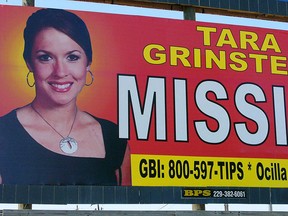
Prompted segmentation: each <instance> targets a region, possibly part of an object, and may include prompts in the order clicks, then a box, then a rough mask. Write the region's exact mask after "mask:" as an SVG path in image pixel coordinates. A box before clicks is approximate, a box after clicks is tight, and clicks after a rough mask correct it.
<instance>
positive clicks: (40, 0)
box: [0, 0, 288, 211]
mask: <svg viewBox="0 0 288 216" xmlns="http://www.w3.org/2000/svg"><path fill="white" fill-rule="evenodd" d="M287 1H288V0H287ZM0 4H5V5H20V6H21V5H22V0H0ZM35 6H36V7H50V8H62V9H72V10H82V11H94V12H104V13H114V14H128V15H137V16H152V17H160V18H169V19H179V20H181V19H183V13H182V12H179V11H167V10H158V9H147V8H140V7H128V6H119V5H111V4H100V3H88V2H77V1H70V0H35ZM196 20H197V21H203V22H213V23H222V24H232V25H243V26H256V27H263V28H271V29H281V30H288V23H284V22H275V21H264V20H254V19H247V18H239V17H227V16H219V15H209V14H198V13H197V14H196ZM17 208H18V205H17V204H0V209H17ZM33 209H35V210H37V209H41V210H45V209H49V210H51V209H53V210H76V209H78V210H95V209H102V210H152V211H160V210H163V211H174V210H187V211H189V210H192V205H187V204H186V205H183V204H181V205H175V204H151V205H120V204H119V205H115V204H113V205H110V204H109V205H108V204H105V205H103V204H100V205H97V204H95V205H90V204H89V205H33ZM271 209H272V210H273V211H288V206H286V205H273V206H270V205H246V204H229V211H247V210H250V211H270V210H271ZM206 210H211V211H217V210H220V211H224V204H208V205H206Z"/></svg>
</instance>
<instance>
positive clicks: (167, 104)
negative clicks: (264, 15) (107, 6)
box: [0, 6, 288, 195]
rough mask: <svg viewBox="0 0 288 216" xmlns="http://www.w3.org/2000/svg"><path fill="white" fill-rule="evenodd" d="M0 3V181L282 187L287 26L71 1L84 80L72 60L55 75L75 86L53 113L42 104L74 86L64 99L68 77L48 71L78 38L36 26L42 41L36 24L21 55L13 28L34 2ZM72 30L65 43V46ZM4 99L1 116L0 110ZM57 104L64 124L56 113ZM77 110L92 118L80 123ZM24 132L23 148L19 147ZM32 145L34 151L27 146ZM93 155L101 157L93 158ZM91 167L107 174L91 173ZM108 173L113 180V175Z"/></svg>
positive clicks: (56, 101) (58, 99) (19, 28)
mask: <svg viewBox="0 0 288 216" xmlns="http://www.w3.org/2000/svg"><path fill="white" fill-rule="evenodd" d="M0 10H1V13H0V16H1V18H2V20H6V21H5V22H2V23H1V27H0V28H1V32H2V40H1V41H0V43H1V45H0V47H1V49H2V52H1V56H2V58H0V61H1V64H0V65H1V66H0V67H1V74H0V76H1V79H0V80H1V86H0V88H1V90H0V98H1V101H2V103H1V106H0V114H1V116H6V118H5V117H4V118H5V119H6V120H5V121H4V123H3V119H4V118H2V120H1V121H2V123H1V130H2V131H0V140H1V143H0V145H1V149H2V151H1V154H0V161H1V177H2V183H3V184H12V185H13V184H16V185H18V184H24V185H27V184H28V185H30V184H31V185H35V184H36V185H47V184H48V185H83V184H84V185H97V184H98V183H99V185H132V186H169V187H170V186H173V187H201V188H204V189H203V191H205V187H245V188H247V187H257V188H258V187H263V188H287V167H288V161H287V144H288V143H287V142H288V141H287V108H286V104H287V102H286V101H287V94H286V88H287V82H286V80H285V79H286V77H287V54H288V50H287V48H286V47H287V46H286V37H287V32H285V31H280V30H270V29H261V28H252V27H245V26H232V25H220V24H211V23H204V22H195V21H180V20H169V19H158V18H148V17H139V16H123V15H111V14H102V13H91V12H78V11H74V12H73V13H75V14H77V15H78V16H79V17H81V18H82V19H83V20H84V22H85V23H86V25H87V27H88V29H89V32H90V37H91V41H92V50H93V57H92V63H91V64H90V62H89V61H88V63H89V64H87V65H85V67H86V66H87V68H86V69H87V71H88V72H87V73H85V75H87V78H85V80H84V81H85V82H86V85H87V86H84V85H85V82H83V79H84V78H83V77H82V78H79V77H78V78H77V76H78V75H77V76H76V75H75V74H74V75H73V73H74V71H75V68H78V66H77V65H76V64H75V63H72V64H74V65H73V67H69V70H68V71H69V73H68V75H67V74H66V75H65V77H66V76H67V77H73V79H74V80H77V81H79V80H80V81H81V82H80V81H79V82H80V83H82V84H81V85H82V87H83V86H84V87H83V89H82V87H81V88H79V89H78V90H79V91H81V92H80V93H79V95H78V93H77V107H78V111H77V110H76V114H75V109H73V110H72V111H73V112H72V114H71V115H70V116H69V115H66V114H67V113H64V114H63V113H61V115H54V117H53V116H52V115H51V113H52V111H54V114H55V113H58V114H59V113H60V111H63V109H64V108H67V104H69V107H70V105H71V101H73V103H72V104H73V105H74V102H75V101H76V99H75V98H76V96H73V97H72V99H71V100H70V99H69V101H67V100H68V99H67V98H70V97H71V96H69V95H68V96H63V95H65V94H66V93H67V92H70V89H72V87H71V86H72V85H73V86H75V85H76V81H73V84H71V83H72V81H71V80H69V81H65V82H64V81H61V82H60V81H57V82H56V81H55V80H56V78H55V77H57V79H60V78H59V77H60V74H62V73H64V72H63V71H64V70H62V69H63V68H62V69H61V66H63V65H65V64H64V63H63V62H61V61H60V60H61V59H62V60H63V59H65V61H69V62H70V61H72V62H73V61H76V60H78V59H81V58H80V57H79V56H78V54H77V55H76V54H75V53H73V52H74V51H75V50H76V52H77V49H78V48H77V49H73V50H72V51H71V50H70V51H68V52H66V51H65V52H62V51H63V49H64V50H65V49H66V46H64V48H62V45H63V44H64V42H63V41H61V43H58V44H57V46H55V45H54V42H53V41H49V40H51V38H53V37H52V36H55V35H56V36H59V37H60V36H63V33H59V31H56V32H55V31H52V30H53V29H52V30H51V28H50V29H47V28H46V29H45V31H49V37H48V38H45V37H44V36H45V35H44V36H43V35H42V37H43V38H44V39H45V40H44V41H46V42H47V41H48V42H47V43H46V44H44V45H43V42H41V40H40V39H39V38H38V37H40V36H39V35H37V38H38V40H37V41H38V43H39V44H40V45H39V44H37V46H36V45H33V48H32V54H31V56H30V57H31V59H29V58H30V57H29V55H28V58H27V57H26V62H25V61H24V59H23V57H22V53H23V49H24V42H23V33H22V32H23V29H24V28H25V25H26V20H27V18H28V17H29V16H30V15H31V14H32V13H33V12H35V11H38V10H39V8H23V7H11V6H3V7H1V8H0ZM42 32H43V31H42ZM81 32H82V31H81ZM59 34H60V35H59ZM71 37H72V36H71ZM71 37H70V39H71ZM37 38H36V39H37ZM43 38H42V39H43ZM60 38H62V37H60ZM34 39H35V38H34ZM36 39H35V40H36ZM48 39H49V40H48ZM62 39H63V38H62ZM66 39H67V38H66ZM68 39H69V38H68ZM53 40H54V39H53ZM75 40H76V39H75ZM75 40H72V42H71V40H69V41H70V42H69V43H72V44H73V46H75V43H73V41H74V42H75ZM64 41H65V40H64ZM40 42H41V43H42V44H41V43H40ZM78 45H79V44H78ZM76 46H77V43H76ZM35 47H36V48H35ZM39 47H40V48H39ZM43 47H44V48H43ZM80 47H81V48H82V45H80ZM83 47H84V45H83ZM56 48H57V49H56ZM58 48H59V49H60V48H62V51H61V52H58ZM33 50H34V51H35V50H36V51H35V53H36V54H33ZM80 50H82V49H80ZM83 50H84V52H85V54H86V49H84V48H83ZM39 53H40V54H41V55H40V54H39ZM63 53H65V55H63ZM71 53H72V54H73V55H72V54H71ZM68 54H69V55H68ZM34 55H35V56H34ZM86 55H87V54H86ZM87 56H88V55H87ZM33 57H35V59H34V60H33ZM64 57H65V58H64ZM87 59H89V58H88V57H87ZM50 61H51V62H50ZM79 61H80V60H79ZM39 62H40V63H39ZM60 63H63V65H61V64H60ZM70 63H71V62H70ZM50 64H51V66H49V68H48V69H49V70H47V71H49V73H51V74H52V75H51V76H47V73H48V72H47V71H46V72H47V73H46V72H45V73H44V69H45V70H46V69H47V65H50ZM63 67H64V66H63ZM59 68H60V69H59ZM82 68H83V65H82V67H81V68H80V69H82ZM40 69H41V70H40ZM78 69H79V68H78ZM80 69H79V71H81V70H80ZM29 71H31V72H29ZM72 72H73V73H72ZM90 72H91V73H92V74H93V76H94V79H93V78H92V76H91V74H90ZM31 73H33V74H34V78H33V74H31ZM49 73H48V74H49ZM55 74H56V75H55ZM51 77H53V79H52V78H51ZM75 77H76V78H75ZM92 81H93V83H92V85H90V84H91V82H92ZM34 82H36V89H35V87H34ZM46 82H47V83H48V86H50V89H49V90H47V89H46V88H47V85H46V86H45V84H43V83H46ZM74 82H75V84H74ZM29 85H30V86H29ZM31 86H32V87H31ZM51 89H52V90H53V91H54V93H53V94H51V95H52V96H51V95H50V92H51ZM47 92H48V93H47ZM55 92H56V93H55ZM38 94H40V95H42V96H43V95H44V96H45V101H44V100H40V99H39V96H37V95H38ZM55 94H56V95H57V96H55ZM43 101H44V102H43ZM36 102H37V103H36ZM40 102H42V103H40ZM48 102H49V106H48V105H47V104H48ZM31 103H32V105H31ZM44 106H48V107H49V109H48V111H47V110H46V112H44V109H43V107H44ZM51 107H52V108H53V110H52V108H51ZM16 108H17V110H15V109H16ZM11 110H14V111H12V113H14V117H12V118H13V121H14V122H13V124H12V123H11V122H10V121H8V120H7V114H8V113H10V112H11ZM51 110H52V111H51ZM70 111H71V109H70ZM15 113H16V114H15ZM87 113H89V114H90V115H87ZM49 114H50V115H49ZM30 115H31V116H32V117H31V116H30ZM29 116H30V118H31V119H32V120H33V121H28V120H29ZM66 116H68V117H70V119H68V120H66V121H65V124H64V123H63V122H62V124H60V123H59V121H56V120H57V119H58V120H59V119H61V120H62V117H66ZM71 116H72V117H71ZM79 116H81V117H82V118H80V117H79ZM91 116H94V117H95V118H93V120H91V118H90V117H91ZM10 117H11V114H10ZM15 117H16V118H15ZM55 117H57V118H55ZM27 119H28V120H27ZM95 119H96V122H97V124H96V128H95V127H94V126H95V125H94V124H95ZM86 120H87V121H88V123H90V124H88V126H89V125H90V126H91V124H92V125H94V126H93V127H92V129H91V128H90V127H88V129H87V130H83V128H84V127H85V126H86V123H87V122H86ZM106 120H107V121H108V123H107V121H106ZM63 121H64V120H63ZM15 122H16V123H15ZM83 122H84V123H85V124H84V123H83ZM91 122H92V123H91ZM19 123H20V124H19ZM74 123H75V124H74ZM114 123H115V124H114ZM107 124H108V126H107V127H108V128H111V127H112V128H114V129H113V132H111V131H107V130H106V126H105V125H107ZM116 124H117V125H118V128H117V131H116V132H115V128H116V126H115V125H116ZM34 125H37V127H36V128H35V126H34ZM59 125H60V126H59ZM63 125H64V126H66V127H64V126H63ZM99 125H100V130H99ZM97 126H98V127H97ZM14 130H15V131H14ZM91 130H92V131H93V134H94V131H95V130H96V137H98V139H96V141H95V139H94V138H93V137H94V136H90V135H91V134H90V133H88V134H87V131H91ZM3 131H4V132H3ZM77 131H81V133H84V134H86V135H87V136H85V137H82V136H81V133H80V132H78V133H77ZM97 131H98V132H97ZM99 131H100V132H102V133H100V135H99ZM105 133H106V134H105ZM39 134H40V135H39ZM66 134H68V135H67V137H70V136H69V135H70V134H71V137H73V138H74V139H75V140H77V141H78V144H77V151H75V152H74V150H73V148H75V146H74V145H75V143H74V141H73V140H72V141H71V140H69V141H67V140H66V141H65V142H64V144H63V145H64V147H65V148H64V150H63V149H62V150H61V145H60V146H59V141H60V140H61V139H62V138H63V139H64V138H67V137H66ZM115 134H116V135H115ZM61 136H63V137H62V138H61ZM7 137H8V138H9V139H8V138H7ZM57 137H58V138H57ZM87 137H88V138H89V139H88V141H87V139H85V138H87ZM99 137H100V138H99ZM118 138H119V139H118ZM91 139H92V140H93V141H95V142H93V144H92V145H91V143H90V142H89V141H90V140H91ZM3 140H4V141H3ZM7 140H13V142H11V143H9V142H7ZM103 140H104V141H103ZM107 140H110V141H108V142H109V143H111V146H109V147H107V146H106V141H107ZM119 140H120V141H119ZM126 140H127V142H128V144H127V148H126ZM86 141H87V142H86ZM30 142H33V143H34V144H33V145H34V146H33V148H32V147H27V145H26V144H29V143H30ZM35 142H36V144H37V145H35ZM51 143H52V144H53V143H56V144H55V145H52V144H51ZM82 143H83V144H82ZM86 143H88V144H86ZM94 143H97V144H96V146H95V145H94ZM98 143H100V144H98ZM103 143H104V146H103ZM24 144H25V145H24ZM29 145H30V144H29ZM109 145H110V144H109ZM43 147H44V148H45V149H46V150H45V152H43V151H42V150H43V149H41V151H40V150H39V148H43ZM82 148H84V149H85V150H83V151H82V150H81V149H82ZM47 149H48V152H49V154H48V153H47ZM70 150H71V152H70ZM110 150H111V151H110ZM118 150H119V151H118ZM125 150H126V154H125V155H124V152H125ZM111 152H112V153H111ZM119 152H121V154H120V155H121V156H119V158H118V156H117V155H118V153H119ZM35 158H36V159H35ZM63 158H65V160H64V159H63ZM80 158H81V159H83V158H84V159H85V162H82V161H81V163H80V162H79V161H80ZM95 158H96V160H99V158H100V159H101V160H102V159H106V158H109V160H108V162H107V161H106V162H103V164H105V166H104V165H103V166H101V165H99V164H98V162H94V160H92V159H95ZM8 159H12V160H8ZM92 161H93V162H92ZM115 161H116V162H115ZM114 162H115V163H116V165H114ZM95 163H96V164H97V165H95ZM101 163H102V162H101ZM112 163H113V164H112ZM111 164H112V165H111ZM36 165H37V166H36ZM38 165H39V166H38ZM120 166H122V171H123V172H122V173H118V171H117V170H118V168H119V167H120ZM31 167H37V168H35V169H34V168H33V169H31ZM95 167H101V169H100V168H95ZM107 167H109V169H110V168H111V167H112V168H113V170H112V171H111V170H110V171H108V168H107ZM112 168H111V169H112ZM84 169H85V174H83V172H82V171H83V170H84ZM81 170H82V171H81ZM95 170H96V171H95ZM106 171H107V172H106ZM114 172H116V173H118V174H115V173H114ZM90 173H93V174H92V175H91V174H90ZM130 173H131V181H130ZM100 174H101V175H102V176H105V175H106V174H107V176H110V177H111V176H112V177H111V179H112V180H111V181H110V180H109V181H104V180H103V181H100V182H97V181H98V179H99V175H100ZM15 176H17V177H15ZM87 176H88V177H87ZM91 176H92V177H91ZM119 176H122V178H121V179H122V181H121V182H119V181H118V182H117V183H116V182H115V178H117V179H118V180H119ZM110 177H107V178H110ZM90 178H92V179H90ZM93 178H95V179H97V180H95V181H94V179H93ZM103 178H104V177H103ZM8 179H9V180H8ZM22 179H27V180H23V181H22ZM32 179H33V180H32ZM187 191H188V192H187V193H188V195H189V193H190V192H189V191H190V189H189V188H188V189H187ZM218 192H219V191H218ZM218 192H217V193H218ZM222 192H223V191H222ZM184 193H185V191H184ZM209 193H210V192H209ZM235 193H236V194H240V195H241V194H242V195H243V191H239V190H235Z"/></svg>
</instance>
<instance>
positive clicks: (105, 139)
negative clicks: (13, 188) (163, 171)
mask: <svg viewBox="0 0 288 216" xmlns="http://www.w3.org/2000/svg"><path fill="white" fill-rule="evenodd" d="M24 41H25V47H24V54H23V56H24V59H25V62H26V65H27V67H28V69H29V72H28V74H27V84H28V85H29V86H30V87H34V86H35V92H36V94H35V98H34V100H33V101H32V102H31V103H29V104H27V105H26V106H23V107H21V108H17V109H15V110H13V111H11V112H10V113H8V114H6V115H5V116H3V117H1V118H0V131H1V133H0V147H1V153H0V174H1V178H2V183H3V184H49V185H51V184H57V185H59V184H69V185H121V184H123V185H130V171H129V169H130V168H129V166H130V163H129V157H130V156H129V149H128V146H127V141H126V140H124V139H119V136H118V127H117V125H115V124H114V123H112V122H110V121H108V120H105V119H100V118H98V117H95V116H93V115H91V114H89V113H87V112H84V111H82V110H80V109H79V108H78V107H77V103H76V101H77V97H78V95H79V93H80V92H81V90H82V88H83V87H84V86H85V85H86V86H89V85H91V84H92V83H93V80H94V77H93V74H92V72H91V71H90V65H91V63H92V48H91V41H90V36H89V32H88V29H87V27H86V25H85V23H84V22H83V21H82V19H80V18H79V17H78V16H76V15H75V14H73V13H71V12H68V11H65V10H58V9H42V10H39V11H37V12H35V13H34V14H32V15H31V16H30V17H29V19H28V20H27V24H26V28H25V30H24ZM32 75H33V77H34V81H35V82H34V81H33V82H32V81H31V76H32ZM87 76H91V78H89V81H87V82H88V83H87V82H86V77H87Z"/></svg>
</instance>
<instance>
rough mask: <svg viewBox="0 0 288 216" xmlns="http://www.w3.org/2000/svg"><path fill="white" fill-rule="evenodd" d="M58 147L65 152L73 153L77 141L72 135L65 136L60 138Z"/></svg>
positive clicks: (75, 149) (76, 147)
mask: <svg viewBox="0 0 288 216" xmlns="http://www.w3.org/2000/svg"><path fill="white" fill-rule="evenodd" d="M59 145H60V149H61V151H63V152H64V153H66V154H73V153H74V152H76V151H77V149H78V144H77V141H76V140H75V139H74V138H72V137H65V138H63V139H61V140H60V143H59Z"/></svg>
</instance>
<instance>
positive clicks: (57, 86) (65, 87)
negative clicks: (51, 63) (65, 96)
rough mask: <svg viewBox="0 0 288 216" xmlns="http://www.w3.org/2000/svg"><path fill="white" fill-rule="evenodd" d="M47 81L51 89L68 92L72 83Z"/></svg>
mask: <svg viewBox="0 0 288 216" xmlns="http://www.w3.org/2000/svg"><path fill="white" fill-rule="evenodd" d="M48 83H49V85H51V87H52V89H53V90H54V91H56V92H68V91H69V90H70V89H71V87H72V85H73V82H66V83H58V82H53V81H51V82H48Z"/></svg>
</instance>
